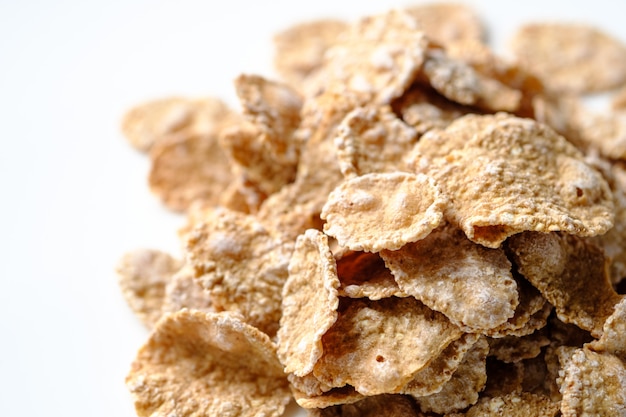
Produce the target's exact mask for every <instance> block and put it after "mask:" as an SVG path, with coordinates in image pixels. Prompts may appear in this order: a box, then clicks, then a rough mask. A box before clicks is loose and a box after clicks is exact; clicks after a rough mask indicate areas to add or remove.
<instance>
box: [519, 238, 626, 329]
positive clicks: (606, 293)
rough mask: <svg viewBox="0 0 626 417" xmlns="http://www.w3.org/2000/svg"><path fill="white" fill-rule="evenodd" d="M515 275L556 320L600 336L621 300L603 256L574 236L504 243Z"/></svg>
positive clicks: (597, 250) (599, 250)
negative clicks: (526, 282) (540, 298)
mask: <svg viewBox="0 0 626 417" xmlns="http://www.w3.org/2000/svg"><path fill="white" fill-rule="evenodd" d="M508 247H509V249H510V250H511V252H512V256H513V262H514V263H515V264H516V266H517V269H518V270H519V272H520V273H521V274H522V275H523V276H524V277H525V278H526V279H527V280H529V281H530V282H531V283H532V284H533V285H534V286H535V287H536V288H537V289H538V290H539V291H541V293H542V295H543V296H544V297H545V298H546V299H547V300H548V301H549V302H550V303H551V304H552V305H553V306H554V307H555V308H556V313H557V315H558V317H559V318H560V319H561V320H563V321H564V322H566V323H573V324H576V325H577V326H579V327H581V328H582V329H585V330H588V331H590V332H591V334H592V335H594V336H599V335H601V334H602V325H603V324H604V321H605V320H606V319H607V317H609V316H610V315H611V313H612V312H613V308H614V306H615V304H617V302H619V301H620V299H621V297H620V296H619V295H618V294H617V293H616V292H615V290H613V288H612V286H611V283H610V282H609V278H608V275H607V268H606V261H605V258H604V253H603V252H602V250H601V249H599V248H598V247H597V246H595V245H593V244H591V243H589V242H587V241H585V240H583V239H581V238H578V237H576V236H572V235H567V234H562V233H537V232H527V233H522V234H519V235H516V236H512V237H511V238H510V239H509V242H508Z"/></svg>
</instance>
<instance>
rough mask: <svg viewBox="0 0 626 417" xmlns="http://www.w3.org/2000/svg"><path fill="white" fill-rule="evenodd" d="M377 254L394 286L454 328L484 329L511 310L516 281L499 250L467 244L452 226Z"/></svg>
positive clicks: (504, 318) (506, 317) (502, 320)
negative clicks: (434, 311)
mask: <svg viewBox="0 0 626 417" xmlns="http://www.w3.org/2000/svg"><path fill="white" fill-rule="evenodd" d="M381 256H382V258H383V259H384V260H385V264H386V265H387V267H388V268H389V269H390V270H391V272H392V273H393V275H394V278H395V279H396V282H397V283H398V285H399V286H400V289H402V290H403V291H404V292H406V293H407V294H409V295H412V296H413V297H415V298H417V299H418V300H420V301H421V302H423V303H424V304H426V305H427V306H428V307H430V308H432V309H433V310H436V311H439V312H441V313H443V314H445V315H446V317H448V319H450V321H452V322H453V323H455V324H456V325H458V326H464V327H467V328H468V329H470V330H472V331H473V332H481V331H486V330H489V329H493V328H496V327H498V326H499V325H501V324H503V323H505V322H506V321H507V320H509V319H510V318H511V317H513V315H514V314H515V308H516V307H517V305H518V303H519V300H518V292H517V284H516V283H515V280H514V279H513V276H512V275H511V263H510V262H509V260H508V259H507V258H506V255H505V253H504V251H503V250H502V249H489V248H485V247H484V246H481V245H478V244H476V243H473V242H471V241H470V240H468V239H467V237H465V235H464V234H463V232H462V231H460V230H458V229H456V228H454V227H450V226H445V227H440V228H438V229H436V230H434V231H433V232H431V233H430V234H429V235H428V236H426V237H425V238H424V239H422V240H419V241H417V242H414V243H408V244H406V245H405V246H403V247H402V248H400V249H399V250H395V251H390V250H384V251H382V252H381Z"/></svg>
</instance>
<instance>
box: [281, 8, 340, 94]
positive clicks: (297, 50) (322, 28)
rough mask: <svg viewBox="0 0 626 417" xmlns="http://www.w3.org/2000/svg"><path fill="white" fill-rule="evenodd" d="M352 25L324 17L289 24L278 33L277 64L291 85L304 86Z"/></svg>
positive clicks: (283, 76)
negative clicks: (340, 36)
mask: <svg viewBox="0 0 626 417" xmlns="http://www.w3.org/2000/svg"><path fill="white" fill-rule="evenodd" d="M347 26H348V24H347V23H345V22H343V21H341V20H336V19H320V20H312V21H308V22H304V23H299V24H296V25H294V26H291V27H288V28H286V29H284V30H283V31H281V32H279V33H277V34H276V35H275V36H274V46H275V53H274V66H275V68H276V70H277V72H278V73H279V74H280V75H281V77H282V78H284V79H285V80H286V81H287V82H288V83H289V84H291V85H292V86H294V87H295V88H299V89H302V88H303V87H304V86H303V84H305V83H306V81H307V79H308V78H309V77H310V76H311V75H312V74H313V73H314V72H315V71H316V70H318V69H319V67H320V66H321V65H322V62H323V58H324V53H325V52H326V50H327V49H328V48H329V47H330V46H332V45H333V44H334V43H335V42H336V41H337V38H338V36H339V35H340V33H341V32H343V31H344V30H345V29H346V28H347Z"/></svg>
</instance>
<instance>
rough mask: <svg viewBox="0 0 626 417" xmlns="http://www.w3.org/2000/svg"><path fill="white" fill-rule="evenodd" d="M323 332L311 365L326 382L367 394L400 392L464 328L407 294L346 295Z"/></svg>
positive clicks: (460, 334) (456, 337)
mask: <svg viewBox="0 0 626 417" xmlns="http://www.w3.org/2000/svg"><path fill="white" fill-rule="evenodd" d="M345 303H346V304H347V305H344V306H343V307H342V306H341V305H340V307H339V318H338V319H337V322H336V323H335V325H334V326H333V327H332V328H331V329H330V330H329V331H328V332H326V334H325V335H324V336H323V337H322V343H323V349H324V354H323V356H322V357H321V358H320V359H319V361H318V362H317V364H316V365H315V367H314V369H313V373H314V375H315V376H316V377H317V378H318V379H319V380H320V381H321V382H323V383H325V384H327V385H330V386H334V387H342V386H344V385H351V386H353V387H354V388H355V389H356V390H357V392H359V393H361V394H364V395H376V394H382V393H394V392H399V391H400V390H401V389H402V387H404V386H405V385H406V384H407V383H408V382H409V381H410V380H411V379H412V378H413V376H414V375H415V374H416V373H417V372H418V371H420V370H421V369H423V368H424V367H425V366H427V365H428V364H429V363H430V362H431V361H432V360H434V359H435V358H437V356H439V354H440V353H441V352H442V351H443V350H444V349H445V348H446V347H447V346H448V345H449V344H450V343H452V342H453V341H455V340H457V339H459V338H460V337H461V336H462V332H461V331H460V329H459V328H458V327H456V326H454V325H453V324H452V323H450V322H449V321H448V320H447V319H446V318H445V316H443V315H442V314H440V313H437V312H435V311H432V310H430V309H429V308H428V307H426V306H424V305H423V304H421V303H420V302H419V301H417V300H415V299H413V298H411V297H408V298H398V299H395V298H385V299H382V300H379V301H369V300H362V299H358V300H355V299H348V300H345Z"/></svg>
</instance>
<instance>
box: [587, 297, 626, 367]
mask: <svg viewBox="0 0 626 417" xmlns="http://www.w3.org/2000/svg"><path fill="white" fill-rule="evenodd" d="M587 346H588V347H589V348H590V349H591V350H593V351H595V352H600V353H602V352H608V353H611V354H613V355H615V356H617V357H619V358H621V359H622V360H623V361H626V297H622V300H621V301H620V302H619V303H617V304H616V305H615V310H614V311H613V314H611V315H610V316H609V317H608V318H607V319H606V321H605V322H604V326H603V330H602V337H600V340H597V341H594V342H592V343H590V344H589V345H587Z"/></svg>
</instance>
